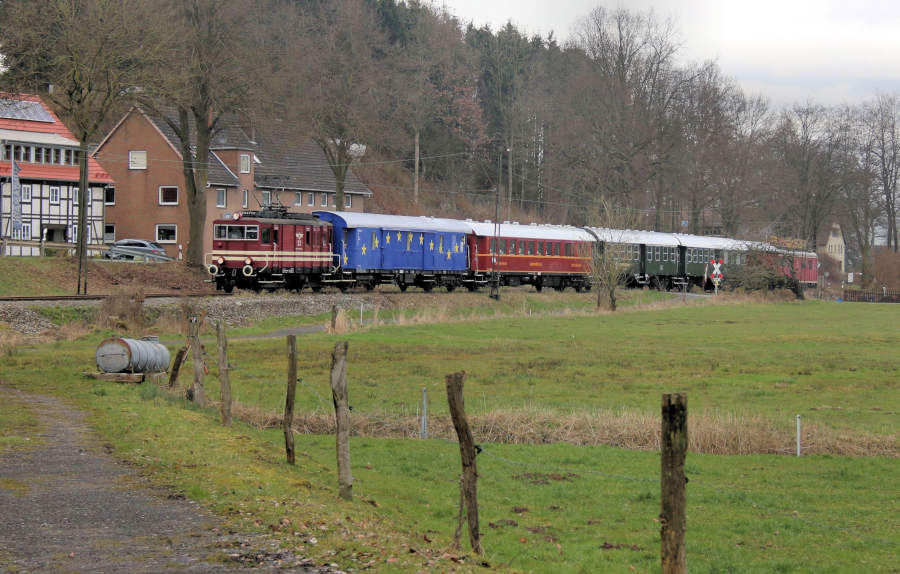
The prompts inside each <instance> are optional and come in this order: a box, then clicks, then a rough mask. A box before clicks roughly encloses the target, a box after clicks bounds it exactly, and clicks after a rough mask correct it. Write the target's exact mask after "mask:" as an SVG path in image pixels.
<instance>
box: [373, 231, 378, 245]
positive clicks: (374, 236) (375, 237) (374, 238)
mask: <svg viewBox="0 0 900 574" xmlns="http://www.w3.org/2000/svg"><path fill="white" fill-rule="evenodd" d="M376 239H378V237H377V236H376V233H375V232H374V231H373V232H372V249H375V245H376V244H375V240H376Z"/></svg>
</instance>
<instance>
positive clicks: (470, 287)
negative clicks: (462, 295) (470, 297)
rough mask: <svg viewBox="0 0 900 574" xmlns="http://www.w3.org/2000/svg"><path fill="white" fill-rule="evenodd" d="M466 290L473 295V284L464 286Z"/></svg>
mask: <svg viewBox="0 0 900 574" xmlns="http://www.w3.org/2000/svg"><path fill="white" fill-rule="evenodd" d="M466 289H468V290H469V293H474V292H475V285H474V284H473V285H466Z"/></svg>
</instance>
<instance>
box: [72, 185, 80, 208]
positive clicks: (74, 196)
mask: <svg viewBox="0 0 900 574" xmlns="http://www.w3.org/2000/svg"><path fill="white" fill-rule="evenodd" d="M79 195H80V194H79V193H78V188H77V187H73V188H72V205H78V202H79V201H80V200H81V197H79Z"/></svg>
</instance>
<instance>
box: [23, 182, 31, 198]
mask: <svg viewBox="0 0 900 574" xmlns="http://www.w3.org/2000/svg"><path fill="white" fill-rule="evenodd" d="M22 201H31V186H30V185H23V186H22Z"/></svg>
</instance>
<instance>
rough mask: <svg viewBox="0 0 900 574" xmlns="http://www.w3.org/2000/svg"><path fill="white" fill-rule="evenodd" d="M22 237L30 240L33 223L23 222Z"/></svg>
mask: <svg viewBox="0 0 900 574" xmlns="http://www.w3.org/2000/svg"><path fill="white" fill-rule="evenodd" d="M22 239H24V240H26V241H27V240H29V239H31V224H30V223H23V224H22Z"/></svg>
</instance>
